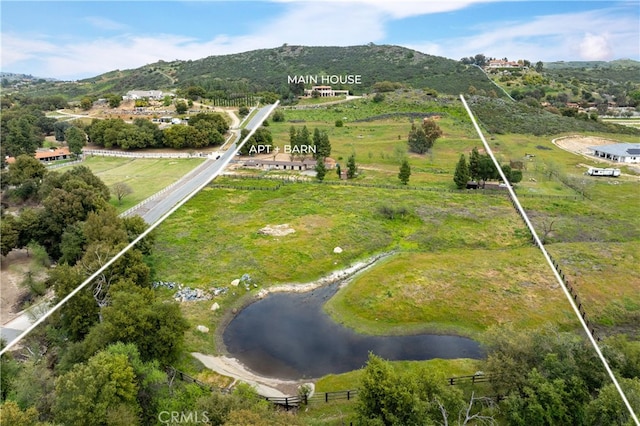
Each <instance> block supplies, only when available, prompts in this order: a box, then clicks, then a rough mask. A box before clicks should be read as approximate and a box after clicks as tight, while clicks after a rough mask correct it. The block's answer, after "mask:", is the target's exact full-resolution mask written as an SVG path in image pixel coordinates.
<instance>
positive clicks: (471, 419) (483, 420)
mask: <svg viewBox="0 0 640 426" xmlns="http://www.w3.org/2000/svg"><path fill="white" fill-rule="evenodd" d="M435 402H436V404H438V408H439V409H440V413H442V420H443V423H442V425H443V426H449V414H448V413H447V409H446V408H445V407H444V405H442V402H440V400H439V399H438V398H436V399H435ZM474 405H480V406H481V407H480V408H479V409H477V408H476V410H475V411H476V412H475V413H473V414H471V412H472V411H473V410H474ZM485 407H486V408H490V409H494V408H495V404H494V401H493V399H492V398H487V397H476V396H475V392H472V393H471V398H470V399H469V405H467V406H466V407H465V408H463V409H462V410H460V412H459V413H458V423H457V425H458V426H466V425H469V424H473V425H489V426H494V425H497V424H498V423H497V422H496V421H495V419H494V418H493V416H488V415H485V414H482V409H483V408H485Z"/></svg>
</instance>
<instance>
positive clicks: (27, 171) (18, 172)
mask: <svg viewBox="0 0 640 426" xmlns="http://www.w3.org/2000/svg"><path fill="white" fill-rule="evenodd" d="M46 173H47V168H46V167H45V166H44V164H42V162H41V161H40V160H38V159H36V158H34V157H32V156H31V155H26V154H22V155H19V156H18V157H17V158H16V161H15V162H14V163H13V164H12V165H11V168H10V169H9V173H8V175H7V180H8V182H9V184H10V185H15V186H19V185H22V184H23V183H25V182H27V181H29V180H32V181H35V182H37V183H38V186H40V182H41V181H42V179H43V178H44V175H45V174H46Z"/></svg>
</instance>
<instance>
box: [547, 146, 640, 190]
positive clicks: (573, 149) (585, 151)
mask: <svg viewBox="0 0 640 426" xmlns="http://www.w3.org/2000/svg"><path fill="white" fill-rule="evenodd" d="M551 142H552V143H553V144H554V145H555V146H557V147H558V148H560V149H563V150H565V151H567V152H570V153H572V154H576V155H581V156H582V157H584V158H585V159H587V160H589V161H595V162H597V163H602V164H604V165H605V166H606V167H608V166H618V167H620V166H626V167H629V168H631V169H633V170H635V171H636V172H637V173H639V174H640V165H638V164H629V163H619V162H616V161H610V160H606V159H604V158H600V157H594V156H592V155H590V153H591V152H592V150H591V149H589V147H591V146H601V145H613V144H616V143H620V141H616V140H612V139H606V138H599V137H597V136H582V135H572V136H564V137H561V138H557V139H553V140H552V141H551ZM581 166H584V167H585V168H589V167H591V166H589V165H586V164H581ZM623 175H624V176H627V177H632V178H635V179H638V180H640V176H635V175H629V174H624V173H623Z"/></svg>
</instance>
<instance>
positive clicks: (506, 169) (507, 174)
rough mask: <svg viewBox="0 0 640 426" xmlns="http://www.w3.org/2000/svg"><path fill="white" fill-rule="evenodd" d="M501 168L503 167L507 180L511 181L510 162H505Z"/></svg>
mask: <svg viewBox="0 0 640 426" xmlns="http://www.w3.org/2000/svg"><path fill="white" fill-rule="evenodd" d="M500 168H501V169H502V173H503V174H504V177H505V178H507V181H508V182H511V166H510V165H508V164H503V165H501V166H500Z"/></svg>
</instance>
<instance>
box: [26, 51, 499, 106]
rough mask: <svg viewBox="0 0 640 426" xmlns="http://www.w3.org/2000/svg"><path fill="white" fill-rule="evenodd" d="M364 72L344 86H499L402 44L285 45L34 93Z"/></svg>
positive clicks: (283, 87)
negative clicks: (358, 80) (384, 83)
mask: <svg viewBox="0 0 640 426" xmlns="http://www.w3.org/2000/svg"><path fill="white" fill-rule="evenodd" d="M349 74H350V75H361V80H362V82H361V84H359V85H351V86H347V85H345V86H344V87H338V86H339V85H334V88H344V89H349V90H351V91H353V93H355V94H359V93H366V92H370V91H371V90H372V88H373V85H374V84H375V83H378V82H382V81H392V82H398V83H401V84H402V85H405V86H409V87H412V88H421V89H422V88H430V89H435V90H436V91H438V92H440V93H446V94H452V95H457V94H458V93H461V92H465V91H467V89H468V88H469V86H474V87H476V88H477V89H478V90H485V91H487V92H488V91H490V90H493V89H495V87H493V86H492V84H491V82H490V81H489V80H488V79H487V78H486V77H485V76H484V75H483V73H482V72H481V71H480V70H479V69H477V68H476V67H472V66H467V65H463V64H461V63H460V62H459V61H455V60H453V59H447V58H443V57H438V56H432V55H426V54H423V53H420V52H418V51H415V50H411V49H407V48H404V47H400V46H390V45H375V44H368V45H365V46H349V47H308V46H289V45H286V44H285V45H283V46H280V47H277V48H273V49H261V50H254V51H249V52H244V53H237V54H230V55H221V56H209V57H206V58H203V59H198V60H189V61H172V62H164V61H160V62H157V63H154V64H149V65H145V66H143V67H140V68H136V69H130V70H114V71H111V72H108V73H105V74H102V75H99V76H96V77H93V78H89V79H85V80H81V81H78V82H73V83H72V82H65V83H42V84H38V85H32V86H31V87H30V88H29V89H28V92H29V94H32V95H37V96H41V95H52V94H62V95H64V96H65V97H66V98H67V99H68V100H74V99H79V98H80V97H82V96H86V95H93V96H102V95H105V94H107V93H115V94H124V93H125V92H126V91H128V90H133V89H141V90H148V89H161V90H173V89H180V88H182V89H184V88H187V87H190V86H200V87H202V88H204V89H205V90H206V91H207V92H209V93H212V92H213V93H217V94H219V95H226V96H232V95H235V94H250V93H257V92H260V91H271V92H276V93H280V94H283V93H286V92H288V91H289V90H290V88H289V84H288V76H289V75H349Z"/></svg>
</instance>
